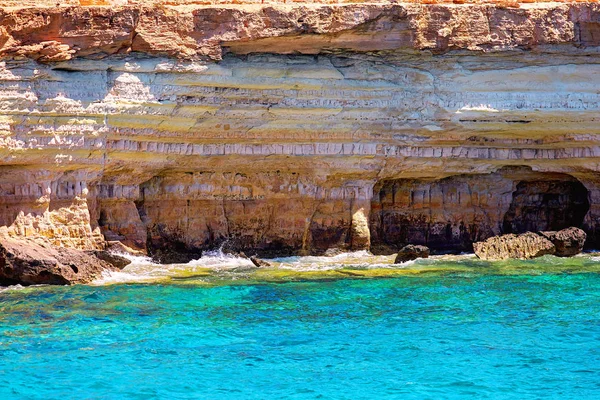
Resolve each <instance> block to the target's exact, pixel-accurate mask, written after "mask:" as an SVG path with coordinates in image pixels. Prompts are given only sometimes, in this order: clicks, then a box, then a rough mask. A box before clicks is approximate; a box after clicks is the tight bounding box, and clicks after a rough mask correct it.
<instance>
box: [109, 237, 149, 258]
mask: <svg viewBox="0 0 600 400" xmlns="http://www.w3.org/2000/svg"><path fill="white" fill-rule="evenodd" d="M106 250H107V251H109V252H111V253H113V254H114V253H118V254H130V255H132V256H144V255H146V253H145V252H143V251H140V250H136V249H133V248H131V247H129V246H127V245H125V244H123V243H121V242H120V241H118V240H116V241H107V242H106Z"/></svg>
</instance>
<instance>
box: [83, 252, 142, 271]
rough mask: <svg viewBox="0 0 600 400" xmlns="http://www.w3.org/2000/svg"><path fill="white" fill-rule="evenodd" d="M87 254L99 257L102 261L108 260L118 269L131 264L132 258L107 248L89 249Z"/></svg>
mask: <svg viewBox="0 0 600 400" xmlns="http://www.w3.org/2000/svg"><path fill="white" fill-rule="evenodd" d="M85 253H86V254H89V255H91V256H94V257H96V258H99V259H100V260H102V261H106V262H107V263H109V264H110V265H112V266H113V267H115V268H116V269H123V268H125V267H126V266H128V265H129V264H131V260H129V259H128V258H125V257H123V256H120V255H117V254H113V253H111V252H110V251H106V250H87V251H85Z"/></svg>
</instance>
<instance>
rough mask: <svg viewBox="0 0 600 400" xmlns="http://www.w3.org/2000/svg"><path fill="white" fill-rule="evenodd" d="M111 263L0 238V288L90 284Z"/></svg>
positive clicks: (85, 255)
mask: <svg viewBox="0 0 600 400" xmlns="http://www.w3.org/2000/svg"><path fill="white" fill-rule="evenodd" d="M115 269H116V268H115V267H113V266H112V265H111V264H110V263H108V262H105V261H103V260H100V259H99V258H97V257H94V256H93V255H89V254H86V253H85V252H83V251H80V250H75V249H69V248H63V247H54V246H51V245H48V244H43V243H39V242H36V241H33V240H30V239H14V238H8V237H1V238H0V285H7V284H17V283H18V284H24V285H35V284H51V285H70V284H74V283H89V282H91V281H93V280H95V279H98V278H100V277H101V276H102V272H103V271H106V270H115Z"/></svg>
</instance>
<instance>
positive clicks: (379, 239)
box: [370, 167, 590, 252]
mask: <svg viewBox="0 0 600 400" xmlns="http://www.w3.org/2000/svg"><path fill="white" fill-rule="evenodd" d="M589 209H590V201H589V192H588V190H587V189H586V187H585V186H584V185H583V184H582V183H581V182H580V181H578V180H577V179H576V178H574V177H573V176H571V175H567V174H561V173H549V172H536V171H532V170H531V169H530V168H527V167H505V168H502V169H501V170H499V171H497V172H494V173H491V174H479V175H457V176H451V177H448V178H444V179H439V180H425V179H423V180H416V179H389V180H383V181H380V182H378V184H377V185H376V186H375V187H374V192H373V201H372V206H371V218H370V227H371V238H372V242H371V243H372V249H373V251H374V252H392V251H395V250H397V249H399V248H401V247H402V246H404V245H406V244H409V243H411V244H423V245H427V246H429V247H430V248H431V249H432V250H434V251H438V252H471V251H472V244H473V242H476V241H481V240H484V239H486V238H488V237H490V236H494V235H499V234H504V233H522V232H526V231H542V230H559V229H563V228H566V227H569V226H576V227H582V225H583V221H584V217H585V216H586V214H587V213H588V210H589Z"/></svg>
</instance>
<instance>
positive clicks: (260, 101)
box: [0, 1, 600, 255]
mask: <svg viewBox="0 0 600 400" xmlns="http://www.w3.org/2000/svg"><path fill="white" fill-rule="evenodd" d="M142 3H143V2H135V3H134V2H126V1H125V2H122V3H119V4H117V3H114V4H113V3H111V4H113V5H112V6H111V7H102V6H100V7H92V6H90V7H79V6H77V7H38V8H6V9H4V10H2V13H3V19H2V20H0V26H1V27H2V29H4V30H3V31H2V35H4V36H3V38H4V39H3V40H4V44H2V43H1V42H0V44H1V46H2V47H0V54H3V56H4V59H3V61H2V64H1V65H0V163H1V165H0V225H2V226H6V227H7V228H8V232H9V233H10V234H12V235H13V236H27V237H39V238H47V239H48V240H50V241H51V242H52V243H54V244H57V245H62V246H67V247H76V248H99V247H103V246H104V243H105V241H121V242H122V243H124V244H125V245H127V246H130V247H132V248H134V249H140V250H150V251H151V252H153V253H154V252H161V251H164V250H168V249H177V251H180V252H189V254H190V255H193V254H197V253H198V252H200V251H202V250H203V249H208V248H214V247H217V246H220V245H222V244H224V243H225V244H226V245H227V246H228V247H229V248H232V249H236V250H245V251H248V250H250V251H257V252H259V253H264V254H284V253H285V254H288V253H324V252H325V251H326V250H327V249H330V248H339V249H368V248H370V247H371V246H372V247H373V249H379V250H381V251H393V250H394V249H397V248H398V247H401V246H403V245H405V244H407V243H415V244H426V245H428V246H429V247H430V248H431V249H432V250H434V251H435V250H440V251H470V250H471V247H470V246H471V243H472V242H473V241H478V240H482V239H485V238H487V237H489V236H491V235H497V234H500V233H505V232H507V231H513V232H519V231H522V230H529V229H534V228H535V229H540V230H543V229H561V228H562V227H564V225H565V224H566V225H567V226H570V225H575V226H582V227H583V228H584V229H585V230H586V231H587V233H588V245H591V246H597V245H598V243H597V241H598V238H599V235H598V233H600V232H598V230H599V229H600V228H599V227H598V222H597V221H598V217H599V216H600V206H599V205H600V186H599V182H600V179H598V169H599V168H600V167H599V164H598V160H599V157H600V140H599V134H600V133H599V132H598V115H599V114H598V112H599V109H600V102H599V100H600V96H599V94H598V90H597V85H596V84H595V82H596V78H597V77H598V76H600V63H599V61H600V57H599V56H598V55H597V51H598V49H597V47H596V45H597V44H598V43H596V41H595V38H597V37H600V35H596V34H595V33H594V32H596V29H597V28H596V26H597V25H598V22H597V21H598V20H599V18H600V12H599V11H600V7H598V6H596V5H594V4H585V3H573V4H555V3H549V4H527V5H522V6H521V8H503V7H499V6H495V5H464V6H458V5H422V4H404V5H403V4H389V3H380V4H372V3H369V4H348V5H310V6H306V5H304V6H299V5H264V6H263V5H255V6H249V5H238V6H234V5H231V6H215V5H198V4H191V3H188V4H186V5H166V6H160V7H159V6H157V5H156V4H158V2H153V3H152V4H151V3H149V2H148V3H146V4H145V5H141V4H142ZM174 3H176V2H173V4H174ZM0 4H3V3H2V2H0ZM4 4H5V5H11V4H8V3H7V2H4ZM182 4H183V3H182Z"/></svg>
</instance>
